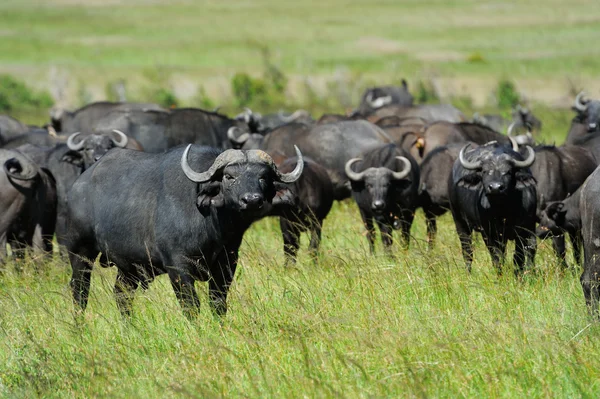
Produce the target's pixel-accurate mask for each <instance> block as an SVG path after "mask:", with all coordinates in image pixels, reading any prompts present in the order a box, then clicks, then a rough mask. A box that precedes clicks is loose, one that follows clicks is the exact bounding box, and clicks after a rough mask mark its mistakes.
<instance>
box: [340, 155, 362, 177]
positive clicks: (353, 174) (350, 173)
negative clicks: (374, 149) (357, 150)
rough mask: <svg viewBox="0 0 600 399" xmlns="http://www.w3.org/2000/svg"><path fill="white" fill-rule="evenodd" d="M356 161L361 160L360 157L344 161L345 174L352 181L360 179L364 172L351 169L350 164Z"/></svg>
mask: <svg viewBox="0 0 600 399" xmlns="http://www.w3.org/2000/svg"><path fill="white" fill-rule="evenodd" d="M358 161H362V158H352V159H350V160H349V161H348V162H346V167H345V168H344V170H345V172H346V176H348V179H350V180H352V181H362V179H363V176H364V175H365V172H355V171H353V170H352V165H353V164H354V163H356V162H358Z"/></svg>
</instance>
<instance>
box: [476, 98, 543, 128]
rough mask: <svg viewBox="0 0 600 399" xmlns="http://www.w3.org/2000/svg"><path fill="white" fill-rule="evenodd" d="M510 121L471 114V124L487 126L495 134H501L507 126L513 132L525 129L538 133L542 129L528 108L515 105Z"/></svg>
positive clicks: (491, 116) (495, 116)
mask: <svg viewBox="0 0 600 399" xmlns="http://www.w3.org/2000/svg"><path fill="white" fill-rule="evenodd" d="M511 116H512V120H508V119H504V118H503V117H502V116H501V115H493V114H483V115H479V114H478V113H475V114H473V121H472V122H473V123H477V124H479V125H483V126H487V127H489V128H490V129H493V130H495V131H497V132H503V131H504V130H506V129H507V128H508V127H509V126H511V125H512V126H513V129H514V131H515V132H517V131H519V130H520V129H526V130H527V131H534V132H535V131H539V130H541V129H542V122H541V121H540V120H539V119H538V118H536V117H535V115H533V113H532V112H531V111H530V110H529V108H525V107H521V106H520V105H517V106H516V108H515V109H513V110H512V114H511Z"/></svg>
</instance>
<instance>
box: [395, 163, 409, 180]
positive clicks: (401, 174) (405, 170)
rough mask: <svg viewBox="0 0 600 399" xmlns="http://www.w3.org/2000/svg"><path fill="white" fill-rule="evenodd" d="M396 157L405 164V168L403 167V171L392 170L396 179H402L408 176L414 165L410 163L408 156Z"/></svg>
mask: <svg viewBox="0 0 600 399" xmlns="http://www.w3.org/2000/svg"><path fill="white" fill-rule="evenodd" d="M396 159H397V160H399V161H401V162H402V163H403V164H404V168H402V171H400V172H392V176H393V177H394V179H396V180H402V179H404V178H405V177H406V176H408V174H409V173H410V170H411V167H412V166H411V164H410V161H409V160H408V159H407V158H406V157H396Z"/></svg>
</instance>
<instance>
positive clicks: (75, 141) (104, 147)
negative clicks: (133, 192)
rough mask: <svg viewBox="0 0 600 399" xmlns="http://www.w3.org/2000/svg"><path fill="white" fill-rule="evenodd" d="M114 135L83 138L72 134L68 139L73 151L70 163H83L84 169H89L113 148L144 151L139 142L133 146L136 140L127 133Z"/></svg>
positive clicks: (116, 131) (92, 135) (68, 145)
mask: <svg viewBox="0 0 600 399" xmlns="http://www.w3.org/2000/svg"><path fill="white" fill-rule="evenodd" d="M114 133H115V135H113V136H107V135H104V134H88V135H85V136H83V137H81V135H80V133H73V134H71V135H70V136H69V138H68V139H67V147H69V150H71V151H70V152H69V153H68V156H69V157H71V158H70V159H69V162H71V163H75V164H77V163H79V162H81V163H82V164H83V168H84V169H87V168H89V167H90V166H92V164H93V163H94V162H96V161H97V160H99V159H100V157H102V156H103V155H104V154H106V153H107V152H108V151H109V150H111V149H113V148H130V149H134V150H138V151H139V150H141V149H142V148H141V147H140V146H139V144H138V143H137V142H136V143H135V144H133V143H134V140H130V139H129V137H127V135H125V133H123V132H121V131H119V130H115V131H114ZM117 137H118V139H117ZM132 144H133V145H132Z"/></svg>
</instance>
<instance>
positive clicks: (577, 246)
mask: <svg viewBox="0 0 600 399" xmlns="http://www.w3.org/2000/svg"><path fill="white" fill-rule="evenodd" d="M569 238H570V239H571V245H573V258H574V259H575V264H576V265H581V257H582V256H581V248H582V247H583V237H582V235H581V230H579V231H576V232H575V233H569Z"/></svg>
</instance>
